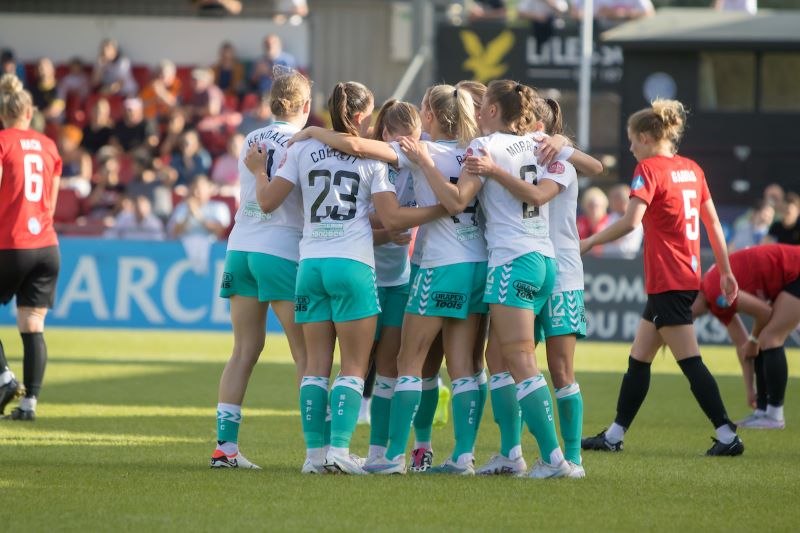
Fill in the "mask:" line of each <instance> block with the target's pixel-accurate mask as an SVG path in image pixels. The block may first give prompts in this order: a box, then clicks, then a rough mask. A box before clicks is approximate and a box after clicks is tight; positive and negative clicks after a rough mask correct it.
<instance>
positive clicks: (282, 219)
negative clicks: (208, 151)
mask: <svg viewBox="0 0 800 533" xmlns="http://www.w3.org/2000/svg"><path fill="white" fill-rule="evenodd" d="M297 131H299V128H297V127H296V126H293V125H291V124H287V123H286V122H274V123H272V124H270V125H269V126H267V127H266V128H261V129H258V130H255V131H253V132H251V133H250V134H248V135H247V138H246V139H245V143H244V147H243V148H242V153H241V154H240V155H239V182H240V187H241V189H240V193H239V209H238V210H237V211H236V216H235V217H234V220H235V224H234V225H233V230H232V231H231V235H230V237H228V250H237V251H242V252H260V253H264V254H270V255H275V256H278V257H282V258H284V259H288V260H290V261H298V260H299V259H300V250H299V245H300V237H301V236H302V235H303V204H302V200H301V198H300V191H299V190H298V189H295V190H293V191H292V192H291V193H290V194H289V196H288V197H287V198H286V200H284V201H283V204H281V206H280V207H278V209H276V210H275V211H273V212H272V213H264V212H263V211H261V208H260V207H259V205H258V199H257V198H256V177H255V176H254V175H253V173H252V172H250V170H248V168H247V166H246V165H245V164H244V156H245V155H246V154H247V150H248V148H250V146H252V145H253V144H256V143H258V144H265V145H266V148H267V176H270V177H271V176H274V175H275V170H276V169H277V168H278V163H279V162H280V161H281V159H283V156H284V154H285V153H286V143H287V142H288V141H289V139H291V138H292V135H294V134H295V133H296V132H297ZM268 179H269V178H268Z"/></svg>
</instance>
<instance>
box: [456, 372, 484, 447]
mask: <svg viewBox="0 0 800 533" xmlns="http://www.w3.org/2000/svg"><path fill="white" fill-rule="evenodd" d="M452 385H453V399H452V402H453V432H454V433H455V440H456V442H455V446H454V448H453V457H452V459H453V461H458V460H459V458H461V457H462V456H463V455H464V454H467V455H470V456H471V455H472V450H473V448H475V435H476V428H477V424H476V422H477V412H478V402H479V401H480V392H479V391H478V383H477V382H476V381H475V378H474V377H472V376H468V377H465V378H459V379H454V380H453V382H452Z"/></svg>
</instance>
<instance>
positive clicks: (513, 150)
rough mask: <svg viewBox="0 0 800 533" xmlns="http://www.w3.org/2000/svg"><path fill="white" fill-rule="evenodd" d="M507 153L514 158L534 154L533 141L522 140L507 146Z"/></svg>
mask: <svg viewBox="0 0 800 533" xmlns="http://www.w3.org/2000/svg"><path fill="white" fill-rule="evenodd" d="M506 152H508V155H510V156H512V157H513V156H515V155H518V154H523V153H533V141H532V140H530V139H520V140H519V141H517V142H515V143H514V144H510V145H508V146H506Z"/></svg>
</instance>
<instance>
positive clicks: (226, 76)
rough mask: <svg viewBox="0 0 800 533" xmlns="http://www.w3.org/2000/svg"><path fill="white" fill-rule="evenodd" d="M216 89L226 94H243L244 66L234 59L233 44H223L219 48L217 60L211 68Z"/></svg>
mask: <svg viewBox="0 0 800 533" xmlns="http://www.w3.org/2000/svg"><path fill="white" fill-rule="evenodd" d="M213 69H214V79H215V80H216V83H217V87H219V88H220V89H222V92H224V93H226V94H236V95H239V94H242V93H243V92H244V65H243V64H242V63H241V61H239V60H238V59H237V58H236V49H235V48H234V47H233V44H231V43H229V42H227V41H226V42H224V43H222V45H221V46H220V47H219V58H218V59H217V63H216V64H215V65H214V67H213Z"/></svg>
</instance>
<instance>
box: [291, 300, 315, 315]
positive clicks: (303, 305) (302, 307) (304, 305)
mask: <svg viewBox="0 0 800 533" xmlns="http://www.w3.org/2000/svg"><path fill="white" fill-rule="evenodd" d="M309 303H311V300H310V299H309V297H308V296H295V297H294V312H295V313H303V312H306V311H308V304H309Z"/></svg>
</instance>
